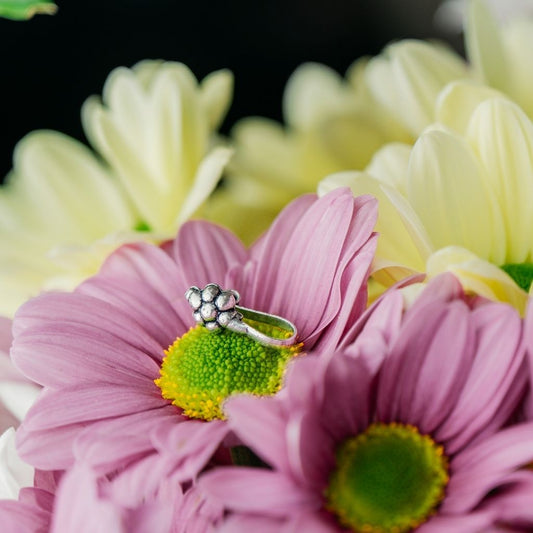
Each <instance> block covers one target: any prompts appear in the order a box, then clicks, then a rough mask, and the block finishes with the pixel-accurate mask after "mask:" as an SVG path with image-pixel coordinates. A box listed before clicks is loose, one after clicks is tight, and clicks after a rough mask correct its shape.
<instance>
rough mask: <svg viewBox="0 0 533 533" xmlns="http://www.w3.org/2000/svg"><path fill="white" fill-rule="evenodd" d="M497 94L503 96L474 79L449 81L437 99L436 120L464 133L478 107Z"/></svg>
mask: <svg viewBox="0 0 533 533" xmlns="http://www.w3.org/2000/svg"><path fill="white" fill-rule="evenodd" d="M497 96H502V93H500V92H499V91H497V90H495V89H492V88H490V87H487V86H486V85H481V84H479V83H475V82H473V81H466V80H462V81H456V82H452V83H449V84H448V85H447V86H446V87H445V88H444V89H443V90H442V92H441V93H440V95H439V98H438V100H437V107H436V120H438V121H439V122H441V123H443V124H445V125H446V126H447V127H449V128H452V129H453V130H455V131H456V132H457V133H460V134H461V135H464V134H465V133H466V129H467V127H468V123H469V121H470V117H471V116H472V113H473V112H474V110H475V109H476V107H477V106H478V105H479V104H480V103H481V102H483V101H485V100H488V99H489V98H494V97H497Z"/></svg>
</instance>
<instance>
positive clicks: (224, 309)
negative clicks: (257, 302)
mask: <svg viewBox="0 0 533 533" xmlns="http://www.w3.org/2000/svg"><path fill="white" fill-rule="evenodd" d="M185 297H186V298H187V300H188V302H189V304H190V306H191V307H192V309H193V316H194V319H195V320H196V323H197V324H200V325H203V326H205V327H206V328H207V329H209V330H211V331H213V330H216V329H218V328H226V329H229V330H231V331H234V332H235V333H241V334H243V335H248V336H249V337H250V338H252V339H254V340H256V341H257V342H259V343H260V344H263V345H265V346H290V345H292V344H294V343H295V341H296V336H297V334H298V332H297V330H296V326H295V325H294V324H293V323H292V322H290V321H289V320H286V319H285V318H281V317H280V316H277V315H271V314H268V313H262V312H261V311H255V310H253V309H247V308H246V307H240V306H238V305H237V304H238V303H239V300H240V295H239V293H238V292H237V291H235V290H233V289H230V290H222V289H221V288H220V286H219V285H217V284H216V283H209V284H207V285H206V286H205V287H204V288H203V289H199V288H198V287H195V286H192V287H191V288H190V289H189V290H188V291H187V292H186V293H185ZM244 318H248V319H250V320H255V321H257V322H261V323H264V324H268V325H270V326H274V327H276V328H280V329H282V330H285V331H288V332H289V333H292V334H291V335H290V337H288V338H285V339H278V338H275V337H270V336H268V335H265V334H264V333H261V332H260V331H258V330H257V329H255V328H253V327H252V326H250V324H247V323H246V322H244V320H243V319H244Z"/></svg>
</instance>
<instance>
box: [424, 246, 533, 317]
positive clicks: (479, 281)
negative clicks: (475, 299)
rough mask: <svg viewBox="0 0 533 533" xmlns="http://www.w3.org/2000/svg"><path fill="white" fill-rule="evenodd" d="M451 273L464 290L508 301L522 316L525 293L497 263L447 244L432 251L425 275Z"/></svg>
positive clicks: (496, 299)
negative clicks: (494, 263)
mask: <svg viewBox="0 0 533 533" xmlns="http://www.w3.org/2000/svg"><path fill="white" fill-rule="evenodd" d="M446 271H448V272H452V273H453V274H454V275H455V276H457V278H458V279H459V281H460V282H461V284H462V285H463V287H464V289H465V290H466V291H468V292H471V293H473V294H479V295H481V296H484V297H485V298H488V299H489V300H493V301H502V302H507V303H509V304H511V305H512V306H513V307H515V308H516V309H518V310H519V311H520V313H521V314H522V315H524V313H525V309H526V306H527V301H528V295H527V293H526V292H525V291H523V290H522V289H521V288H520V287H519V286H518V285H517V284H516V283H515V282H514V281H513V279H512V278H511V277H510V276H509V275H507V274H506V273H505V272H504V271H503V270H501V269H500V268H498V267H497V266H495V265H493V264H492V263H489V262H488V261H485V260H483V259H481V258H480V257H477V256H476V255H475V254H473V253H472V252H470V251H469V250H465V249H464V248H461V247H459V246H448V247H446V248H442V249H440V250H438V251H437V252H435V253H434V254H433V255H432V256H431V257H430V258H429V259H428V261H427V267H426V272H427V275H428V277H434V276H437V275H438V274H440V273H442V272H446Z"/></svg>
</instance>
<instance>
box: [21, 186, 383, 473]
mask: <svg viewBox="0 0 533 533" xmlns="http://www.w3.org/2000/svg"><path fill="white" fill-rule="evenodd" d="M376 215H377V205H376V201H375V200H374V199H372V198H370V197H359V198H353V196H352V194H351V192H350V191H348V190H339V191H334V192H333V193H331V194H329V195H327V196H325V197H323V198H321V199H317V198H316V196H314V195H308V196H303V197H301V198H299V199H298V200H296V201H295V202H293V203H292V204H290V205H289V206H288V207H287V208H286V209H285V210H284V211H283V212H282V213H281V214H280V216H279V217H278V219H277V220H276V221H275V222H274V224H273V225H272V227H271V229H270V230H269V231H268V232H267V233H266V234H265V235H264V236H263V237H262V238H261V239H260V240H259V241H258V242H257V243H256V244H254V245H253V246H252V247H251V248H250V249H246V248H244V246H243V245H242V244H241V243H240V241H238V240H237V238H236V237H235V236H234V235H233V234H231V233H230V232H229V231H227V230H225V229H222V228H220V227H218V226H215V225H212V224H209V223H206V222H199V221H193V222H190V223H188V224H185V225H184V226H183V227H182V229H181V230H180V232H179V234H178V235H177V237H176V239H175V240H174V241H172V242H169V243H167V244H166V245H165V246H163V247H156V246H152V245H149V244H135V245H127V246H124V247H122V248H121V249H119V250H118V251H117V252H116V253H114V254H112V255H111V256H110V258H109V259H108V260H107V261H106V263H105V264H104V266H103V267H102V269H101V271H100V272H99V274H97V275H96V276H94V277H93V278H91V279H89V280H88V281H87V282H85V283H84V284H82V285H81V286H80V287H78V289H77V290H76V291H75V292H74V293H70V294H64V293H61V294H55V293H50V294H45V295H42V296H40V297H38V298H35V299H34V300H32V301H30V302H28V303H27V304H25V305H24V306H22V307H21V308H20V310H19V311H18V313H17V315H16V317H15V319H14V326H13V332H14V343H13V348H12V357H13V360H14V362H15V364H16V365H17V366H18V367H19V368H20V369H21V370H22V371H23V372H24V374H25V375H26V376H28V377H29V378H30V379H32V380H33V381H35V382H37V383H39V384H40V385H42V386H43V387H44V391H43V393H42V394H41V396H40V398H39V399H38V400H37V402H36V404H35V405H34V406H33V408H32V409H31V410H30V412H29V413H28V415H27V417H26V418H25V420H24V422H23V423H22V425H21V427H20V428H19V430H18V441H17V442H18V448H19V453H20V455H21V457H22V458H23V459H24V460H25V461H27V462H28V463H30V464H31V465H33V466H35V467H37V468H41V469H44V470H62V469H67V468H70V467H71V466H72V465H73V464H74V462H75V461H76V459H83V460H84V461H86V462H87V463H88V464H90V465H91V466H92V467H93V468H95V469H96V470H97V471H98V473H99V474H100V475H101V474H105V473H109V472H116V471H117V470H120V469H122V468H125V467H126V466H128V465H130V464H131V463H132V462H135V461H140V460H143V459H147V458H148V459H149V456H150V454H153V453H154V451H157V452H158V453H160V454H169V455H170V456H172V458H173V460H174V467H175V469H176V470H177V471H178V472H179V473H180V478H181V479H183V480H185V479H191V478H193V477H194V476H195V475H196V474H197V472H198V471H199V470H200V469H201V468H202V467H203V466H204V465H205V464H206V463H207V461H209V459H210V458H211V457H212V456H213V453H215V451H216V450H217V448H218V447H219V444H220V443H221V442H222V441H224V439H225V438H226V437H227V434H228V431H229V430H228V426H227V424H226V422H225V421H224V420H219V419H216V415H217V410H218V411H219V410H220V403H221V402H222V401H223V400H224V398H225V397H226V396H229V395H230V394H232V393H234V392H252V393H258V392H259V393H260V394H264V391H265V383H267V385H268V387H270V388H268V387H267V389H266V390H267V391H268V393H275V392H276V391H277V389H278V388H279V387H280V386H281V376H282V374H283V369H284V364H285V363H286V362H287V361H288V360H289V359H290V358H291V357H293V356H294V355H295V353H296V351H297V349H301V350H304V351H308V350H311V349H317V348H318V349H324V350H333V349H335V348H336V346H337V345H338V344H339V342H340V339H342V338H343V337H344V336H346V333H347V331H348V330H349V328H350V326H351V324H352V323H353V322H354V321H355V320H356V318H357V317H358V316H359V315H360V314H361V313H362V312H363V310H364V308H365V304H366V281H367V276H368V271H369V267H370V264H371V261H372V258H373V254H374V250H375V246H376V236H375V235H374V234H373V232H372V231H373V227H374V224H375V220H376ZM209 283H218V284H219V285H220V286H221V287H223V288H225V289H235V290H237V291H239V293H240V294H241V298H242V300H241V304H242V305H243V306H245V307H248V308H253V309H256V310H259V311H264V312H267V313H272V314H276V315H279V316H282V317H284V318H286V319H288V320H290V321H291V322H293V323H294V324H295V325H296V327H297V328H298V332H299V337H298V341H299V342H300V343H303V347H302V346H300V345H299V346H298V347H297V349H295V348H288V349H286V348H284V349H280V350H278V349H273V348H266V347H264V346H262V345H259V343H256V342H255V341H253V340H251V339H250V338H249V337H247V336H245V335H240V334H238V333H233V332H229V331H228V330H223V331H222V332H210V331H208V330H207V329H206V328H203V326H196V327H193V326H194V325H195V322H194V319H193V316H192V312H191V308H190V306H189V304H188V302H187V301H186V299H185V298H184V293H185V292H186V290H187V289H188V288H189V287H190V286H192V285H196V286H199V287H204V285H206V284H209ZM257 327H258V328H259V325H257ZM262 327H266V326H264V325H263V326H262ZM191 328H192V329H191ZM271 334H272V335H274V333H273V332H271ZM176 339H181V340H180V341H179V342H178V343H176V342H175V341H176ZM184 339H187V342H185V340H184ZM228 343H229V344H228ZM178 345H179V346H178ZM169 347H170V348H169ZM165 350H167V352H168V354H169V355H167V356H166V358H165V361H166V362H168V365H167V369H166V370H165V372H163V371H162V370H161V366H162V360H163V358H164V351H165ZM265 350H271V351H270V352H268V354H269V356H268V357H265V356H264V355H265V353H266V352H265ZM178 352H179V354H180V356H183V357H182V358H181V359H179V364H182V361H185V362H186V364H188V365H189V366H188V367H187V368H185V370H184V369H183V366H181V367H179V364H177V363H175V361H176V358H175V356H176V354H177V353H178ZM272 360H274V361H277V366H276V365H274V366H271V367H266V366H265V365H266V364H267V363H266V362H269V361H272ZM269 364H270V363H269ZM183 365H185V363H183ZM254 365H255V366H254ZM176 366H178V367H179V368H178V370H176ZM191 369H192V370H191ZM278 374H279V375H278ZM169 375H170V378H172V379H170V378H169ZM158 378H160V380H161V381H165V380H166V381H165V382H164V383H163V385H162V386H161V389H160V388H159V387H158V386H156V384H155V383H154V381H155V380H158ZM174 378H175V379H176V380H180V381H179V386H178V387H175V388H176V389H177V391H176V390H173V389H172V385H173V383H172V380H173V379H174ZM260 379H262V380H263V382H259V380H260ZM169 381H170V383H169ZM213 391H214V392H213ZM182 393H183V395H184V397H182V396H180V394H182ZM213 394H214V395H215V398H214V399H213V397H212V396H213ZM163 395H165V397H163ZM204 396H205V398H204ZM198 398H200V400H198ZM218 400H220V401H218ZM198 402H200V404H201V405H200V406H199V404H198ZM202 402H203V403H202ZM213 405H214V407H213ZM209 409H211V411H209ZM208 411H209V413H210V414H211V415H213V416H205V417H204V418H205V419H210V418H214V419H213V420H211V421H209V422H205V421H204V420H195V419H193V418H192V417H193V416H196V414H197V413H200V415H202V414H205V413H207V412H208ZM186 413H188V415H189V416H188V415H187V414H186ZM209 413H208V414H209ZM200 418H202V416H200Z"/></svg>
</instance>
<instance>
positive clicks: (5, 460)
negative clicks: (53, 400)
mask: <svg viewBox="0 0 533 533" xmlns="http://www.w3.org/2000/svg"><path fill="white" fill-rule="evenodd" d="M33 475H34V469H33V467H31V466H30V465H28V464H27V463H25V462H24V461H23V460H22V459H21V458H20V457H19V456H18V453H17V450H16V448H15V430H14V429H13V428H9V429H7V430H6V431H5V432H4V433H3V434H2V435H1V436H0V499H2V500H16V499H18V495H19V491H20V489H22V488H24V487H31V486H32V485H33Z"/></svg>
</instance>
